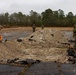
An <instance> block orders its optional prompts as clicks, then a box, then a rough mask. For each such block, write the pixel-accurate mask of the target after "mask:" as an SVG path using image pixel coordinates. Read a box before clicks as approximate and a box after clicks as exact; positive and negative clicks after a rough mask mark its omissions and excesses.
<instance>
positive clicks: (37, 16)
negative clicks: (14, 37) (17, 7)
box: [0, 9, 76, 27]
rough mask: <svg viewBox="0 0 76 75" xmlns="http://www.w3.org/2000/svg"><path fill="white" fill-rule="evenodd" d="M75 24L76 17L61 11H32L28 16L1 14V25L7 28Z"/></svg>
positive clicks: (19, 13)
mask: <svg viewBox="0 0 76 75" xmlns="http://www.w3.org/2000/svg"><path fill="white" fill-rule="evenodd" d="M75 23H76V15H74V14H73V13H72V12H68V14H65V13H64V11H63V10H61V9H59V10H57V11H53V10H52V9H46V10H45V11H43V12H42V13H37V12H36V11H33V10H31V11H30V13H29V14H28V15H26V14H23V13H22V12H17V13H16V12H15V13H12V14H9V13H8V12H6V13H1V14H0V25H3V26H5V27H13V26H32V25H33V24H35V25H36V26H38V27H40V26H41V25H44V26H45V27H72V26H73V25H74V24H75Z"/></svg>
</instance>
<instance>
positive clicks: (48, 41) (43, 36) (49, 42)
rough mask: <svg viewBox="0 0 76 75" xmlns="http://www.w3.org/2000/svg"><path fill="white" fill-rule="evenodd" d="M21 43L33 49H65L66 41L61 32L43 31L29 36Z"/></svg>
mask: <svg viewBox="0 0 76 75" xmlns="http://www.w3.org/2000/svg"><path fill="white" fill-rule="evenodd" d="M23 42H24V43H27V42H28V44H29V45H31V46H35V47H36V46H42V47H67V45H66V44H67V43H68V39H67V37H66V36H65V35H64V33H63V32H62V31H59V30H50V29H44V30H39V31H36V32H35V33H33V34H31V35H30V36H28V37H27V38H25V39H24V40H23ZM31 46H30V47H31Z"/></svg>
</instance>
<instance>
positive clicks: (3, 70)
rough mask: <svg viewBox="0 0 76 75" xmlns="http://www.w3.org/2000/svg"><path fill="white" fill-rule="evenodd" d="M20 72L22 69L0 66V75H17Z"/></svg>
mask: <svg viewBox="0 0 76 75" xmlns="http://www.w3.org/2000/svg"><path fill="white" fill-rule="evenodd" d="M22 70H23V67H17V66H16V67H15V66H9V65H0V75H17V74H18V73H19V72H21V71H22Z"/></svg>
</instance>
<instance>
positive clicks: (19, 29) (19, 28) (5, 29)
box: [1, 27, 73, 32]
mask: <svg viewBox="0 0 76 75" xmlns="http://www.w3.org/2000/svg"><path fill="white" fill-rule="evenodd" d="M45 28H49V29H55V30H67V31H69V30H73V28H72V27H45ZM39 29H41V28H40V27H37V28H36V30H39ZM11 31H32V28H31V27H16V28H3V29H2V30H1V32H11Z"/></svg>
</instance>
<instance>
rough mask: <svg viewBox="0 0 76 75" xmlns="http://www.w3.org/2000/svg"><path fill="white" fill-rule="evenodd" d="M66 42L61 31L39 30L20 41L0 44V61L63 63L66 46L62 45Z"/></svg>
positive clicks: (65, 56)
mask: <svg viewBox="0 0 76 75" xmlns="http://www.w3.org/2000/svg"><path fill="white" fill-rule="evenodd" d="M67 42H68V40H67V38H66V37H65V36H64V33H63V32H61V31H58V30H50V29H44V30H39V31H36V32H34V33H33V34H31V35H29V36H28V37H26V38H24V39H23V40H22V41H17V39H16V40H12V41H11V40H10V41H7V42H3V43H0V60H1V59H12V58H20V59H38V60H42V61H60V62H65V61H66V60H67V51H66V50H67V48H66V47H67V46H66V45H64V44H63V43H67ZM57 47H58V48H57ZM63 47H64V48H63Z"/></svg>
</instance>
